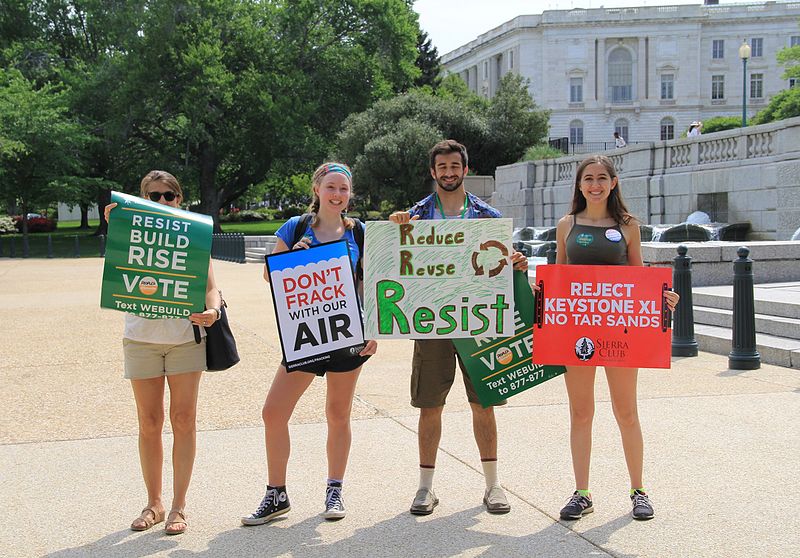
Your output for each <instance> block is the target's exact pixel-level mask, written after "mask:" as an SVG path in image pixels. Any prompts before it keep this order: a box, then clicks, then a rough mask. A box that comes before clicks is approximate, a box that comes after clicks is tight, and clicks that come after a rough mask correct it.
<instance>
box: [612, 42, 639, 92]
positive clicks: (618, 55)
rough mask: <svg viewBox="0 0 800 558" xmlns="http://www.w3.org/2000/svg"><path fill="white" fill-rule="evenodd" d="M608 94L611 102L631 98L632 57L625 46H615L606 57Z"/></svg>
mask: <svg viewBox="0 0 800 558" xmlns="http://www.w3.org/2000/svg"><path fill="white" fill-rule="evenodd" d="M608 96H609V97H610V98H611V102H612V103H624V102H626V101H631V100H632V99H633V59H632V57H631V53H630V52H628V50H627V49H625V48H617V49H614V50H613V51H612V52H611V55H610V56H609V57H608Z"/></svg>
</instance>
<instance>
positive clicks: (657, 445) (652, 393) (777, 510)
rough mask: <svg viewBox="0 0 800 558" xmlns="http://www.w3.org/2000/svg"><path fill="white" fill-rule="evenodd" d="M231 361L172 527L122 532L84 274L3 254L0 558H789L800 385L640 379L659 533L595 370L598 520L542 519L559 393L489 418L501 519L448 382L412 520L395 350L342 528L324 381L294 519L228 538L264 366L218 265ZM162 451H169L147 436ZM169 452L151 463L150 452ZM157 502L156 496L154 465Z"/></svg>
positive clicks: (120, 474)
mask: <svg viewBox="0 0 800 558" xmlns="http://www.w3.org/2000/svg"><path fill="white" fill-rule="evenodd" d="M214 265H215V270H216V273H217V276H218V280H219V283H220V284H221V285H222V287H223V288H224V290H225V298H226V299H227V300H228V302H229V305H230V309H229V312H230V317H231V321H232V326H233V328H234V331H235V333H236V335H237V340H238V342H239V348H240V351H241V354H242V363H241V364H239V365H238V366H237V367H236V368H234V369H232V370H230V371H227V372H217V373H209V374H207V375H206V376H205V377H204V379H203V384H202V386H201V396H200V404H199V415H200V416H199V425H198V426H199V430H200V432H199V434H198V457H197V462H196V466H195V474H194V478H193V481H192V487H191V489H190V494H189V505H188V507H187V512H188V514H189V522H190V527H189V528H190V531H189V532H188V533H187V534H185V535H182V536H179V537H167V536H165V535H164V534H163V530H162V529H161V528H154V529H152V530H150V531H147V532H144V533H134V532H131V531H130V530H128V528H127V527H128V525H129V524H130V522H131V520H132V519H133V518H134V517H136V515H137V514H138V512H139V510H140V509H141V508H142V507H143V506H144V505H145V495H144V488H143V485H142V481H141V475H140V471H139V463H138V456H137V449H136V448H137V440H136V416H135V409H134V405H133V399H132V395H131V392H130V387H129V383H128V382H127V381H126V380H124V379H123V378H122V344H121V340H120V337H121V332H122V315H121V314H120V313H117V312H113V311H109V310H101V309H100V308H99V289H100V278H101V273H102V262H101V260H97V259H80V260H8V259H0V308H2V319H0V355H2V359H0V380H1V382H2V383H0V385H2V389H0V408H2V412H0V444H2V445H0V463H1V464H2V467H1V468H0V509H2V510H3V512H4V516H5V517H4V520H3V528H2V529H0V556H13V557H16V556H25V557H27V556H49V557H58V558H67V557H70V558H71V557H78V556H104V557H106V556H110V557H144V556H169V557H175V558H186V557H189V556H297V557H300V556H303V557H305V556H310V557H326V556H332V557H333V556H336V557H338V556H344V555H349V556H359V557H361V556H364V557H376V556H412V557H413V556H420V557H422V556H424V557H440V556H441V557H444V556H482V557H495V556H496V557H501V556H502V557H506V556H518V555H520V556H521V555H528V556H559V557H560V556H575V557H578V556H618V557H623V556H624V557H633V556H652V557H665V556H692V557H696V556H720V557H722V556H725V557H727V556H739V557H741V556H790V555H794V554H796V548H797V547H798V545H800V517H799V516H798V514H797V513H796V510H795V509H794V506H795V505H796V503H797V502H798V501H800V485H799V484H798V482H797V475H798V470H800V374H799V373H798V371H797V370H792V369H787V368H780V367H775V366H766V365H765V366H763V367H762V368H761V369H760V370H756V371H751V372H738V371H731V370H728V369H727V358H725V357H721V356H716V355H710V354H705V353H703V354H701V355H700V356H699V357H696V358H685V359H676V360H675V362H674V363H673V368H672V369H671V370H642V371H641V373H640V399H641V406H640V413H641V417H642V423H643V426H644V432H645V443H646V451H645V460H646V464H645V476H646V479H647V487H648V488H649V490H650V492H651V495H652V497H653V501H654V504H655V507H656V518H655V519H654V520H652V521H649V522H643V523H640V522H635V521H633V520H632V519H631V518H630V515H629V510H630V502H629V499H628V480H627V473H626V470H625V465H624V459H623V455H622V449H621V445H620V442H619V434H618V431H617V429H616V425H615V423H614V419H613V416H612V412H611V408H610V403H609V399H608V394H607V390H606V387H605V381H604V380H603V378H602V374H598V382H597V400H598V404H597V413H596V419H595V438H594V456H593V463H592V479H593V480H592V490H593V493H594V498H595V513H593V514H591V515H589V516H587V517H586V518H584V519H582V520H580V521H577V522H572V523H565V522H560V521H558V520H557V517H558V510H559V509H560V508H561V506H562V505H563V503H564V501H565V500H566V498H567V496H568V495H569V494H570V493H571V492H572V489H573V482H572V472H571V464H570V455H569V445H568V439H569V432H568V429H569V424H568V423H569V417H568V409H567V403H566V394H565V390H564V386H563V381H562V380H560V379H556V380H553V381H551V382H548V383H546V384H544V385H542V386H539V387H537V388H534V389H532V390H529V391H527V392H525V393H523V394H521V395H519V396H517V397H515V398H513V399H511V400H510V404H509V405H508V406H507V407H506V408H503V409H500V410H499V411H498V413H497V416H498V424H499V429H500V450H499V457H500V477H501V481H502V483H503V485H504V486H505V488H506V490H507V491H508V493H509V497H510V500H511V505H512V512H511V513H510V514H508V515H505V516H491V515H489V514H487V513H486V512H485V511H484V509H483V507H482V505H481V498H482V495H483V478H482V475H481V472H480V463H479V459H478V455H477V449H476V447H475V443H474V440H473V439H472V434H471V423H470V414H469V410H468V407H467V405H466V403H465V401H464V400H465V397H464V395H463V388H462V387H461V386H460V385H458V384H457V385H456V386H455V387H454V391H453V393H451V397H450V398H451V403H450V404H448V406H447V410H446V414H445V426H444V432H443V436H442V445H441V451H440V454H439V458H438V463H437V472H436V479H435V488H436V491H437V494H438V495H439V497H440V499H441V504H440V505H439V507H438V508H437V509H436V511H435V513H434V514H433V515H431V516H428V517H425V518H417V517H413V516H411V515H410V514H409V513H408V507H409V505H410V504H411V499H412V497H413V495H414V491H415V489H416V483H417V471H418V469H417V463H418V459H417V446H416V412H415V411H414V410H413V409H412V408H411V407H410V406H409V403H408V398H409V396H408V390H409V388H408V376H409V368H410V353H411V343H410V342H406V341H386V342H381V343H380V347H379V352H378V355H377V356H376V357H375V358H373V359H372V360H371V361H370V362H369V363H368V364H367V365H366V366H365V369H364V372H363V374H362V377H361V379H360V381H359V385H358V389H357V399H356V402H355V406H354V413H353V415H354V422H353V449H352V452H351V460H350V466H349V470H348V474H347V478H346V484H345V501H346V504H347V509H348V516H347V518H345V519H344V520H342V521H339V522H333V523H329V522H325V521H324V520H322V519H321V518H320V517H319V512H320V511H321V509H322V503H323V497H324V480H325V473H326V467H325V458H324V456H325V422H324V382H322V381H315V382H314V384H313V385H312V387H311V388H310V389H309V392H308V393H307V394H306V396H305V397H304V399H302V400H301V402H300V405H299V406H298V409H297V412H296V416H295V418H294V419H293V426H292V436H293V439H292V441H293V447H292V451H293V453H292V459H291V462H290V470H289V482H288V486H289V494H290V497H291V500H292V512H291V513H290V514H289V515H287V516H286V517H285V518H284V519H281V520H278V521H276V522H274V523H273V524H270V525H266V526H261V527H253V528H244V527H241V526H240V524H239V517H240V516H241V515H243V514H246V513H249V512H251V511H253V510H254V509H255V507H256V506H257V505H258V503H259V501H260V499H261V496H262V495H263V491H264V485H265V478H266V471H265V469H266V467H265V460H264V448H263V429H262V427H261V419H260V408H261V405H262V402H263V398H264V395H265V393H266V390H267V387H268V386H269V383H270V381H271V379H272V376H273V374H274V370H275V367H276V365H277V363H278V362H279V360H280V348H279V347H278V344H277V343H278V342H277V334H276V330H275V324H274V319H273V313H272V304H271V302H270V299H269V294H268V291H267V288H266V286H265V284H264V283H263V281H262V280H261V278H260V274H261V268H260V266H248V265H236V264H231V263H224V262H215V264H214ZM165 438H166V439H165V445H166V446H167V447H169V444H170V443H171V439H170V436H169V435H167V436H166V437H165ZM166 453H167V456H168V455H169V451H167V452H166ZM165 467H166V473H167V474H166V475H165V496H166V497H167V499H168V498H169V497H170V495H171V488H170V487H171V481H170V475H169V463H167V464H166V465H165Z"/></svg>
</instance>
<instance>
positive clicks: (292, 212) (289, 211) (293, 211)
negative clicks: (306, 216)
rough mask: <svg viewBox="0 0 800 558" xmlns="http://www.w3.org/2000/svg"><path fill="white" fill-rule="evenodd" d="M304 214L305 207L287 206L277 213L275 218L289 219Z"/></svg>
mask: <svg viewBox="0 0 800 558" xmlns="http://www.w3.org/2000/svg"><path fill="white" fill-rule="evenodd" d="M305 212H306V208H305V207H300V206H299V205H289V206H287V207H284V208H283V209H281V210H280V211H278V212H277V213H275V216H276V217H277V218H278V219H291V218H292V217H297V216H298V215H302V214H303V213H305Z"/></svg>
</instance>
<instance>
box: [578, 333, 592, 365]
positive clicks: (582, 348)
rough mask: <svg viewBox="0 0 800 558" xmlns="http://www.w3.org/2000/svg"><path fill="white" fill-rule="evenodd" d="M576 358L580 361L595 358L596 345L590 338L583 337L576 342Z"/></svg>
mask: <svg viewBox="0 0 800 558" xmlns="http://www.w3.org/2000/svg"><path fill="white" fill-rule="evenodd" d="M575 356H577V357H578V358H579V359H580V360H589V359H591V358H592V357H593V356H594V343H593V342H592V340H591V339H589V338H588V337H581V338H580V339H578V340H577V341H576V342H575Z"/></svg>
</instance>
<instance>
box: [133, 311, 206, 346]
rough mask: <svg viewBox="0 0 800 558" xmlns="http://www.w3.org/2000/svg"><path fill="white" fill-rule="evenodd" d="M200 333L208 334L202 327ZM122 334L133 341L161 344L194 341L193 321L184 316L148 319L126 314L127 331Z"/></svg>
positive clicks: (202, 334) (179, 343)
mask: <svg viewBox="0 0 800 558" xmlns="http://www.w3.org/2000/svg"><path fill="white" fill-rule="evenodd" d="M200 335H201V336H203V337H205V336H206V331H205V329H204V328H202V327H201V328H200ZM122 336H123V337H124V338H125V339H130V340H131V341H139V342H141V343H156V344H159V345H182V344H183V343H188V342H189V341H191V342H194V330H193V329H192V322H190V321H189V320H187V319H184V318H181V319H172V318H164V319H161V320H148V319H147V318H140V317H139V316H134V315H133V314H125V333H124V334H123V335H122Z"/></svg>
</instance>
